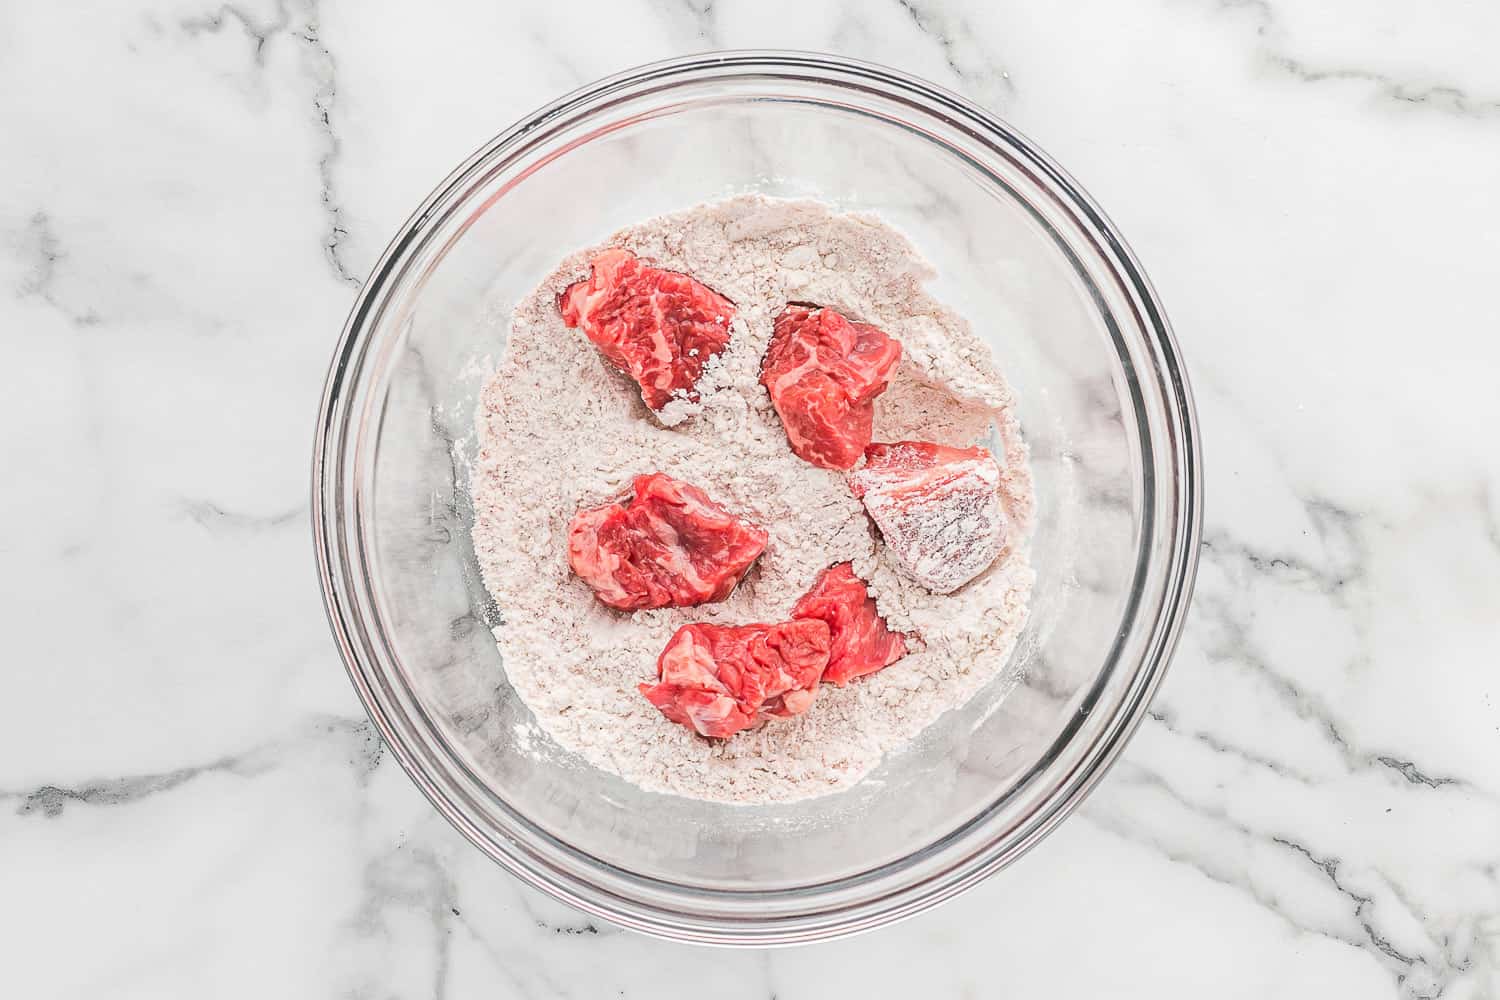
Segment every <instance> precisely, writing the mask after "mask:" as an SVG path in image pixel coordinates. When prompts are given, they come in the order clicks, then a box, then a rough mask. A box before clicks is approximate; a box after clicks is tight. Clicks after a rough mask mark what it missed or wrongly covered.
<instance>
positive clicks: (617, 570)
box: [568, 472, 769, 611]
mask: <svg viewBox="0 0 1500 1000" xmlns="http://www.w3.org/2000/svg"><path fill="white" fill-rule="evenodd" d="M768 537H769V536H767V534H766V533H765V532H764V531H762V530H761V529H759V528H757V527H755V526H754V525H752V524H748V523H746V522H745V521H742V520H740V519H739V518H737V517H735V516H734V515H733V514H731V513H729V512H728V511H726V510H725V509H724V508H723V507H720V506H719V505H718V504H716V503H714V502H713V501H712V500H710V499H709V497H708V494H707V493H704V492H703V491H702V490H700V489H698V487H696V486H691V485H689V484H687V483H684V482H680V481H679V480H676V479H673V478H672V477H671V476H665V475H662V474H661V473H659V472H657V473H652V474H651V475H649V476H637V477H636V478H635V498H634V499H633V500H631V501H630V502H629V504H628V506H627V505H626V504H619V503H612V504H606V505H605V506H603V507H594V508H591V509H589V510H584V511H580V512H579V513H578V514H577V515H575V516H574V518H573V523H572V524H571V525H569V527H568V563H569V564H570V565H571V566H572V567H573V572H574V573H577V574H578V576H579V577H580V578H581V579H582V580H583V581H584V582H585V583H587V584H588V585H589V586H590V587H593V588H594V596H595V597H597V598H599V600H600V601H602V602H603V603H605V604H607V605H609V606H610V607H612V608H619V609H620V610H622V611H634V610H636V609H639V608H669V607H676V608H683V607H689V606H691V605H694V604H706V603H709V602H711V601H722V600H723V599H724V598H726V597H728V596H729V593H730V591H732V590H734V588H735V585H736V584H738V583H739V582H740V578H741V577H743V576H744V575H745V571H746V570H748V569H749V568H750V564H751V563H753V562H755V560H756V558H757V557H758V556H759V555H760V554H761V552H762V551H764V550H765V547H766V540H767V538H768Z"/></svg>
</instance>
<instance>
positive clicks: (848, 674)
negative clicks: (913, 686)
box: [792, 562, 907, 687]
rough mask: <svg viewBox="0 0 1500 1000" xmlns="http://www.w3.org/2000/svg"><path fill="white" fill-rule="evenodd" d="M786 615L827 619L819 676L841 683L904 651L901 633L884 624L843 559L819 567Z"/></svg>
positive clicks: (882, 665) (889, 661) (877, 667)
mask: <svg viewBox="0 0 1500 1000" xmlns="http://www.w3.org/2000/svg"><path fill="white" fill-rule="evenodd" d="M792 617H793V618H799V619H806V618H816V619H818V620H819V621H823V622H826V623H827V624H828V669H826V670H824V671H823V680H825V681H828V682H829V683H832V684H837V685H839V686H840V687H843V686H844V685H845V684H847V683H849V682H850V681H851V680H853V679H854V678H856V677H863V676H864V675H865V674H873V673H874V672H875V671H877V670H881V669H883V668H885V667H888V666H890V665H891V664H892V663H895V662H896V661H897V660H899V659H901V657H903V656H905V655H906V652H907V650H906V637H905V636H903V635H902V634H901V633H900V632H892V631H891V630H890V629H888V628H886V625H885V619H884V618H882V617H880V612H878V611H877V610H875V598H873V597H871V596H870V592H869V590H868V589H866V587H865V582H864V581H863V580H861V579H860V578H859V577H857V576H855V575H854V567H853V566H852V565H851V564H849V563H846V562H844V563H839V564H838V565H836V566H832V567H830V568H828V569H825V570H824V571H823V573H822V575H820V576H819V577H818V580H817V582H816V583H814V584H813V586H812V589H811V590H809V591H808V592H807V593H806V594H804V595H803V596H802V599H801V600H799V601H798V602H797V604H796V605H795V606H794V607H793V608H792Z"/></svg>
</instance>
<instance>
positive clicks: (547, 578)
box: [473, 196, 1032, 802]
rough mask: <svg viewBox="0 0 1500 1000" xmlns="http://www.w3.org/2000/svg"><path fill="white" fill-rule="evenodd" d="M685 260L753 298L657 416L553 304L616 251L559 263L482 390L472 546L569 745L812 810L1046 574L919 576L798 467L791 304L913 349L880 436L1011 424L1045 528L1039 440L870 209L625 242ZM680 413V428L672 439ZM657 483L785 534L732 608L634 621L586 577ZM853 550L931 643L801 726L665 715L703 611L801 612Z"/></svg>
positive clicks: (962, 687) (515, 666)
mask: <svg viewBox="0 0 1500 1000" xmlns="http://www.w3.org/2000/svg"><path fill="white" fill-rule="evenodd" d="M606 245H609V246H623V247H627V248H629V249H630V250H632V251H634V252H635V253H636V254H638V255H640V256H641V257H643V258H646V259H648V260H649V261H651V262H652V263H655V264H657V265H659V266H661V267H665V268H669V269H672V270H678V271H683V272H685V273H688V274H691V275H692V276H693V277H695V278H697V279H698V280H700V281H702V282H704V283H705V284H707V285H708V286H710V287H711V288H713V289H714V290H715V291H717V292H719V293H721V294H723V295H725V296H727V297H728V298H729V299H731V300H732V301H733V302H734V303H735V304H736V306H737V308H738V314H737V316H736V318H735V320H734V323H733V326H732V338H731V341H730V344H729V346H728V348H726V350H725V351H724V353H723V354H721V355H720V356H719V357H718V358H717V359H715V360H714V361H712V362H710V364H709V365H708V366H707V367H706V368H705V371H704V376H703V378H702V380H701V381H700V382H699V386H698V387H699V390H700V392H701V396H702V398H701V400H700V401H698V402H697V403H690V402H688V401H686V400H678V401H674V402H672V403H671V404H669V406H668V410H669V411H670V412H668V413H666V414H665V420H664V421H658V420H657V419H654V418H653V417H652V416H651V415H650V412H649V411H648V410H647V409H646V408H645V405H644V404H643V403H642V402H641V398H640V393H639V390H638V389H637V387H636V386H635V385H634V383H632V382H631V381H630V380H629V379H628V378H626V377H625V376H623V375H621V374H619V373H618V372H616V371H614V370H613V369H612V368H610V367H609V366H608V364H606V363H605V361H604V360H603V359H602V358H601V357H600V356H599V353H598V351H597V350H595V348H594V346H593V345H592V344H590V343H589V342H588V340H587V339H586V338H585V337H584V336H583V334H582V333H581V332H579V331H576V330H570V329H568V328H567V327H565V326H564V325H563V323H562V319H561V317H560V315H559V314H558V309H557V305H556V297H557V295H558V293H559V292H561V291H562V290H563V289H564V288H566V287H567V286H568V285H569V284H571V283H572V282H573V281H575V280H578V279H579V278H582V277H585V276H586V275H587V273H588V261H589V259H590V258H591V257H592V256H593V255H594V254H595V253H597V252H598V250H599V249H602V247H593V248H589V249H587V250H583V251H580V252H579V253H577V254H574V255H573V256H572V257H570V258H568V259H567V260H565V261H563V263H562V264H561V265H560V266H559V267H558V268H557V270H556V271H554V272H553V273H552V274H551V275H549V276H548V277H547V278H546V280H544V281H543V282H542V284H541V285H540V286H539V287H538V288H537V289H536V291H535V292H533V293H532V294H531V295H530V296H529V297H528V298H527V299H525V300H524V301H522V302H521V303H520V304H519V305H518V306H517V308H516V311H515V316H514V318H513V320H512V323H511V329H510V341H509V345H508V347H507V349H506V353H505V357H504V358H503V360H502V362H501V364H500V366H499V369H498V370H497V371H496V373H495V374H494V376H493V377H492V378H491V379H490V381H489V383H488V384H487V385H486V387H485V390H484V394H483V398H482V405H481V412H480V415H479V435H480V442H481V452H480V457H479V463H478V467H477V471H476V473H475V476H474V480H473V485H474V499H475V506H476V509H477V512H478V514H477V523H476V525H475V530H474V542H475V548H476V550H477V554H478V557H479V563H480V566H481V567H482V569H483V573H484V580H485V584H486V585H487V586H488V587H489V590H490V592H491V594H492V595H493V596H494V598H495V601H496V603H497V604H498V605H499V606H500V608H501V609H502V610H503V612H504V617H505V624H504V625H503V626H501V627H499V628H497V629H496V630H495V637H496V640H497V641H498V642H499V645H500V651H501V653H502V655H503V657H504V661H505V670H506V674H507V675H508V677H509V679H510V683H511V685H512V686H513V687H514V688H515V690H516V692H517V693H518V694H519V695H520V696H521V697H522V698H523V699H524V700H525V702H526V704H527V706H528V707H530V709H531V711H532V712H533V713H535V715H536V718H537V721H538V722H539V723H540V724H541V726H542V727H543V728H544V729H545V730H546V731H547V732H548V733H550V734H551V736H552V737H553V738H554V739H555V740H556V741H557V742H558V743H559V744H560V745H561V746H563V747H564V748H565V749H568V750H571V751H573V752H576V753H578V754H579V755H581V756H582V757H583V758H584V759H586V760H587V761H589V762H590V763H592V764H595V765H597V766H599V767H601V768H605V769H607V770H610V771H613V772H615V773H616V774H619V775H621V776H622V777H624V778H626V779H627V780H629V781H632V782H634V783H636V784H637V785H640V786H641V787H643V788H646V789H650V790H655V791H663V792H673V793H676V794H679V795H687V796H692V797H695V798H702V799H711V800H717V801H725V802H771V801H785V800H791V799H799V798H807V797H810V796H814V795H820V794H823V793H826V792H830V791H836V790H838V789H841V788H845V787H848V786H849V785H852V784H853V783H854V782H856V781H858V780H859V779H860V778H861V777H862V776H863V775H864V774H865V773H866V772H868V771H869V770H870V769H871V768H872V767H874V766H875V765H876V764H877V763H879V761H880V758H881V757H882V756H883V755H884V754H886V753H888V752H891V751H895V750H899V749H900V748H901V747H903V746H904V745H906V744H907V743H908V742H910V740H911V739H912V738H913V737H914V736H916V734H917V733H919V732H920V731H921V730H922V729H923V728H925V727H926V726H927V725H928V724H929V723H931V722H932V721H933V720H934V719H936V718H937V717H938V716H939V715H941V714H942V713H943V712H944V711H946V710H948V709H950V708H953V707H955V706H957V705H960V704H962V703H963V702H964V701H966V700H967V699H968V698H969V697H970V696H972V695H973V694H974V693H975V692H976V691H978V690H979V689H980V688H981V687H983V686H984V685H985V684H986V683H987V682H988V681H990V680H991V679H993V678H994V677H995V676H996V675H997V674H998V673H999V672H1000V670H1001V668H1002V667H1003V666H1004V664H1005V661H1006V659H1007V657H1008V655H1009V653H1010V650H1011V647H1012V646H1013V645H1014V643H1015V640H1016V637H1017V635H1018V633H1019V632H1020V630H1021V627H1022V625H1023V623H1024V621H1025V617H1026V603H1027V599H1028V597H1029V594H1030V590H1031V583H1032V572H1031V568H1030V566H1029V564H1028V563H1027V561H1026V555H1025V552H1024V550H1022V548H1021V547H1020V546H1019V545H1017V546H1013V550H1012V551H1011V552H1009V553H1008V554H1007V555H1006V556H1004V557H1003V558H1002V559H1001V560H999V561H998V562H997V563H996V564H995V565H994V566H992V567H991V568H990V569H989V570H988V571H986V572H985V573H984V574H983V575H981V576H980V577H979V578H978V579H976V580H975V581H974V582H973V583H971V584H969V585H968V586H966V587H964V588H962V589H961V590H960V591H959V592H957V593H955V594H951V595H948V596H937V595H933V594H931V593H929V592H928V591H926V590H925V589H923V588H922V587H920V586H918V585H916V584H914V583H911V582H910V581H908V580H906V579H905V578H904V577H903V576H901V575H900V573H899V572H898V571H897V570H896V569H895V568H894V564H892V563H891V562H890V561H889V559H888V557H887V555H886V554H885V553H884V552H883V547H882V546H881V545H880V544H879V542H878V541H877V539H876V537H875V536H874V535H873V533H872V529H871V528H870V526H869V522H868V520H867V518H866V516H865V513H864V511H863V509H862V508H861V505H860V503H859V501H857V500H855V499H854V498H853V497H852V496H851V495H850V493H849V490H848V487H847V486H846V485H845V483H844V478H843V476H842V475H840V474H838V473H835V472H830V471H827V470H824V469H817V468H813V467H812V466H810V465H808V464H807V463H805V462H803V461H802V460H801V459H799V458H797V457H796V456H794V455H793V454H792V453H791V451H790V450H788V448H787V444H786V438H785V435H784V434H783V432H782V429H781V423H780V421H779V419H778V418H777V416H776V414H775V411H773V410H772V409H771V403H770V399H769V397H768V396H767V395H766V392H765V390H764V389H763V388H762V387H761V385H760V383H759V381H758V379H759V373H760V362H761V356H762V354H763V353H764V351H765V347H766V343H767V341H768V340H769V339H770V335H771V322H772V319H773V318H774V316H775V315H776V313H778V312H779V311H780V310H781V308H782V307H783V306H784V305H785V304H786V303H787V302H788V301H806V302H814V303H817V304H819V305H826V306H832V307H834V308H836V309H838V310H839V311H841V312H843V313H844V314H845V315H847V316H849V317H850V318H851V319H855V320H859V321H863V322H869V323H874V324H875V325H877V326H879V327H881V328H882V329H883V330H885V331H886V332H887V333H889V334H890V335H891V336H893V337H896V338H897V339H899V340H900V341H901V345H902V349H903V358H902V362H901V367H900V369H899V371H898V372H897V374H896V376H895V378H894V379H893V381H892V383H891V386H890V388H889V390H887V392H886V393H885V395H883V396H882V397H881V398H880V399H879V400H878V401H877V403H876V419H875V440H877V441H896V440H902V439H917V440H926V441H936V442H938V443H941V444H949V445H970V444H974V443H976V442H979V441H982V440H984V439H985V438H986V437H987V436H988V435H989V434H990V433H991V431H992V429H993V430H994V431H995V432H997V433H998V440H999V442H1000V448H999V449H998V450H999V451H1000V452H1001V454H999V455H998V456H997V457H998V458H999V459H1000V464H1001V466H1002V468H1003V469H1004V470H1005V476H1004V479H1003V481H1002V484H1001V489H1002V493H1003V495H1004V499H1005V505H1006V513H1007V515H1008V516H1009V517H1010V518H1011V519H1012V520H1013V522H1014V524H1015V525H1016V529H1017V536H1016V537H1017V539H1018V540H1019V538H1021V537H1022V536H1023V535H1024V532H1025V531H1026V529H1027V527H1028V526H1029V523H1030V519H1031V504H1032V499H1031V485H1030V476H1029V473H1028V471H1027V466H1026V450H1025V446H1024V445H1023V444H1022V443H1021V440H1020V436H1019V433H1018V432H1017V429H1016V426H1015V423H1014V420H1013V418H1012V416H1011V414H1010V410H1009V403H1010V394H1009V390H1008V389H1007V388H1006V386H1005V383H1004V381H1003V380H1002V379H1001V377H1000V375H999V373H998V372H997V371H996V370H995V368H994V364H993V361H992V359H991V356H990V352H989V350H988V348H986V347H985V346H984V344H983V343H982V342H980V341H979V340H978V339H977V338H975V337H974V335H973V334H972V333H971V332H970V330H969V327H968V324H967V323H965V322H964V321H963V320H962V319H961V318H959V317H958V316H956V315H954V314H953V313H952V312H950V311H949V310H947V309H945V308H944V307H943V306H941V305H940V304H938V303H937V302H935V301H933V300H932V299H931V298H930V297H929V296H928V295H927V294H926V293H925V292H924V291H923V290H922V282H923V281H924V280H925V279H927V278H928V277H930V276H931V273H932V272H931V268H930V267H929V266H928V265H927V264H926V262H925V261H923V260H922V259H921V258H920V257H919V256H918V255H917V253H916V251H915V250H914V249H913V248H912V247H911V245H910V244H909V243H908V242H907V241H906V239H905V238H904V237H902V236H901V235H900V234H899V233H897V232H896V231H894V230H892V229H891V228H889V227H888V226H886V225H884V224H883V223H881V222H879V221H878V220H876V219H875V218H873V217H871V216H867V215H850V214H835V213H834V212H832V211H830V210H829V209H828V208H826V207H824V206H822V205H820V204H818V203H815V202H807V201H779V200H770V199H766V198H762V197H759V196H747V197H740V198H734V199H730V200H728V201H724V202H719V203H716V204H712V205H705V206H700V207H697V208H695V209H692V210H691V211H687V212H682V213H678V214H674V215H669V216H663V217H661V218H657V219H652V220H650V221H648V222H645V223H643V224H641V225H639V226H634V227H631V228H629V229H626V230H623V231H621V232H619V233H616V234H615V235H614V236H612V237H611V238H610V239H609V241H608V243H607V244H606ZM663 423H672V424H673V426H671V427H667V426H663ZM654 471H660V472H665V473H667V474H669V475H671V476H675V477H677V478H679V479H683V480H686V481H688V482H690V483H693V484H695V485H697V486H700V487H702V488H703V489H704V490H706V491H707V492H708V494H709V495H710V496H711V497H713V498H714V499H715V500H716V501H718V502H719V503H720V504H722V505H723V506H725V507H726V508H728V509H729V510H731V511H733V512H735V513H736V514H739V515H741V516H743V517H745V518H747V519H749V520H750V521H752V522H754V523H755V524H758V525H760V526H762V527H764V528H765V529H766V530H767V531H769V532H770V535H771V540H770V544H769V545H768V547H767V549H766V552H765V554H764V555H763V556H761V558H760V560H759V562H757V563H756V565H755V567H753V568H752V569H751V571H750V573H749V575H748V576H746V578H745V580H744V582H743V583H742V584H741V585H740V586H739V588H738V589H737V590H736V591H735V592H734V593H733V594H732V595H731V596H730V597H729V599H728V600H726V601H724V602H723V603H721V604H715V605H709V606H706V607H698V608H669V609H663V610H657V611H638V612H635V613H634V614H623V613H620V612H616V611H612V610H610V609H609V608H606V607H604V606H603V605H601V604H600V603H599V602H598V601H596V600H595V599H594V597H593V594H592V592H591V591H590V590H589V588H588V586H587V585H586V584H584V583H583V582H581V581H580V580H578V579H577V578H576V577H574V576H573V574H572V573H571V572H570V571H569V568H568V562H567V556H566V537H567V526H568V522H569V520H570V519H571V518H572V516H573V514H574V513H575V512H576V511H577V510H578V509H579V508H580V507H585V506H593V505H597V504H600V503H603V502H606V501H609V500H613V499H616V498H617V497H619V496H620V495H621V494H622V493H624V492H625V490H626V489H627V487H628V485H629V483H630V480H631V478H632V477H633V476H635V475H637V474H640V473H645V472H654ZM844 560H853V562H854V568H855V571H856V572H857V573H858V574H859V575H860V576H862V577H864V578H865V579H866V580H869V581H870V589H871V592H872V593H873V594H875V596H876V598H877V601H878V604H879V607H880V611H881V613H882V614H883V615H885V616H886V618H887V620H888V622H889V624H890V626H891V628H893V629H899V630H901V631H906V632H915V633H917V634H918V635H920V637H921V638H920V641H919V642H916V643H913V646H914V647H915V649H916V651H915V652H913V653H911V654H910V655H908V656H907V657H906V658H904V659H902V660H901V661H899V662H898V663H896V664H894V665H893V666H890V667H887V668H886V669H885V670H883V671H881V672H880V673H878V674H875V675H873V676H870V677H866V678H862V679H860V680H857V681H855V682H853V683H851V684H850V685H849V686H848V687H844V688H836V687H833V686H832V685H825V686H823V687H822V688H820V689H819V693H818V699H817V702H816V703H815V704H814V705H813V707H812V709H811V710H809V711H808V712H807V713H806V714H805V715H801V716H798V717H796V718H793V719H788V720H774V721H772V722H770V723H768V724H767V725H765V726H764V727H762V728H760V729H759V730H756V731H754V732H747V733H741V734H739V735H737V736H735V737H734V738H732V739H730V740H728V741H722V742H710V741H708V740H704V739H702V738H700V737H698V736H696V735H694V734H693V733H692V732H690V731H689V730H688V729H686V728H685V727H683V726H679V725H675V724H673V723H671V722H668V721H667V720H666V719H665V718H663V717H662V716H661V714H660V713H659V712H658V711H657V710H656V709H655V708H653V707H652V706H651V705H650V704H649V703H647V701H646V699H645V698H643V697H642V696H641V695H640V693H639V692H638V691H637V689H636V685H637V684H639V683H640V682H642V681H651V680H654V679H655V676H656V674H655V669H656V657H657V655H658V654H659V653H660V652H661V650H662V647H663V646H665V645H666V642H667V640H668V639H669V638H670V637H671V635H672V633H673V632H675V631H676V630H677V628H678V627H679V626H681V625H684V624H686V623H688V622H691V621H715V622H721V623H725V624H739V623H746V622H756V621H765V622H774V621H779V620H784V619H785V618H786V617H787V615H788V613H789V611H790V609H791V606H792V604H793V603H794V602H795V601H796V600H797V598H798V597H800V596H801V595H802V594H803V593H804V592H805V591H806V590H807V589H808V588H809V587H810V586H811V585H812V583H813V581H814V579H816V577H817V575H818V573H819V572H821V571H822V570H823V569H824V568H826V567H828V566H830V565H832V564H833V563H837V562H841V561H844Z"/></svg>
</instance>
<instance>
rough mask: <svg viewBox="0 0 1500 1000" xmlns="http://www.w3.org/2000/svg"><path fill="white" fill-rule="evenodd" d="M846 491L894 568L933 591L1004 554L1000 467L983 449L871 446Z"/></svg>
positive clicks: (954, 585) (955, 584)
mask: <svg viewBox="0 0 1500 1000" xmlns="http://www.w3.org/2000/svg"><path fill="white" fill-rule="evenodd" d="M849 486H850V489H851V490H853V492H854V495H855V496H857V497H859V498H860V499H862V500H863V501H864V504H865V509H866V510H867V511H869V513H870V518H871V519H872V520H873V521H874V522H875V524H876V526H877V527H878V528H879V529H880V535H881V537H882V538H884V539H885V544H886V547H887V548H888V549H889V550H890V552H891V556H892V557H893V558H894V559H895V561H896V563H897V565H899V566H900V567H901V569H902V570H904V571H905V572H906V574H907V575H908V576H910V577H911V578H912V579H913V580H915V581H917V582H918V583H920V584H921V585H922V586H924V587H926V588H927V589H928V590H931V591H932V592H933V593H936V594H950V593H952V592H953V591H955V590H957V589H958V588H959V587H962V586H963V585H964V584H966V583H968V582H969V581H970V580H972V579H974V578H975V577H976V576H978V575H979V574H980V573H982V572H984V570H985V569H986V568H987V567H988V566H989V565H990V563H992V562H994V561H995V558H996V557H997V556H999V555H1000V553H1001V551H1002V550H1003V549H1004V548H1005V536H1006V528H1007V522H1006V517H1005V512H1004V511H1003V510H1002V508H1001V505H1000V466H999V465H998V464H996V462H995V457H994V456H993V455H991V454H990V453H989V452H988V451H986V450H985V449H983V448H946V447H944V446H942V445H937V444H928V443H927V442H924V441H899V442H897V443H895V444H872V445H870V447H868V448H866V449H865V464H864V465H863V466H861V467H860V468H858V469H855V470H854V471H853V472H851V473H849Z"/></svg>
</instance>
